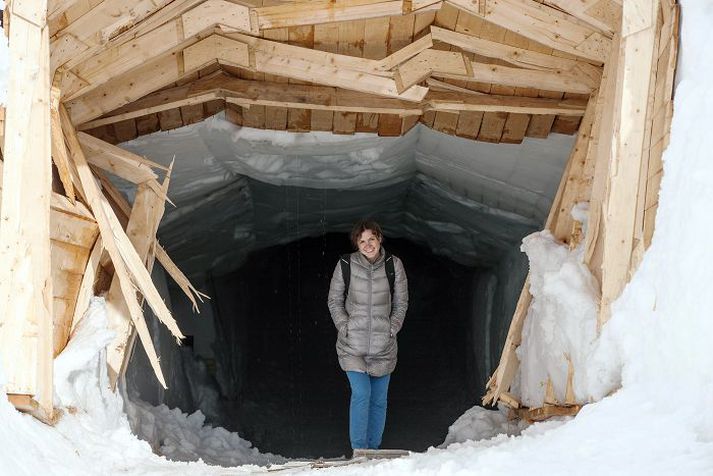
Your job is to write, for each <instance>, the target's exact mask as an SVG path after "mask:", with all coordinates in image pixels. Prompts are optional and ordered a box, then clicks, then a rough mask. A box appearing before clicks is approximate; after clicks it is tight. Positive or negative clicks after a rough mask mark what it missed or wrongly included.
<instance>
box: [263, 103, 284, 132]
mask: <svg viewBox="0 0 713 476" xmlns="http://www.w3.org/2000/svg"><path fill="white" fill-rule="evenodd" d="M265 128H266V129H274V130H278V131H284V130H285V129H287V109H286V108H284V107H266V108H265Z"/></svg>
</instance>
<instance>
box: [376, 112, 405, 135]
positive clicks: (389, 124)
mask: <svg viewBox="0 0 713 476" xmlns="http://www.w3.org/2000/svg"><path fill="white" fill-rule="evenodd" d="M378 121H379V124H378V133H379V135H380V136H382V137H398V136H400V135H401V117H399V116H396V115H394V114H379V119H378Z"/></svg>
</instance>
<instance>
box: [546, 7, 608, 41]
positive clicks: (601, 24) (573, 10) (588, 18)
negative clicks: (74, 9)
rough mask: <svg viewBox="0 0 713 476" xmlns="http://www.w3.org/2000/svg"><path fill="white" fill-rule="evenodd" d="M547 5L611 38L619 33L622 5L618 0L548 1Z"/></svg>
mask: <svg viewBox="0 0 713 476" xmlns="http://www.w3.org/2000/svg"><path fill="white" fill-rule="evenodd" d="M545 3H547V4H549V5H552V6H554V7H557V8H559V9H561V10H563V11H565V12H567V13H569V14H570V15H572V16H575V17H577V18H579V19H580V20H583V21H585V22H586V23H588V24H589V25H591V26H593V27H594V28H596V29H598V30H599V31H601V32H603V33H604V34H605V35H607V36H609V37H610V38H611V36H612V35H613V34H614V33H615V32H618V31H619V25H620V24H621V4H620V3H618V2H617V1H616V0H586V1H580V2H572V1H567V0H546V1H545Z"/></svg>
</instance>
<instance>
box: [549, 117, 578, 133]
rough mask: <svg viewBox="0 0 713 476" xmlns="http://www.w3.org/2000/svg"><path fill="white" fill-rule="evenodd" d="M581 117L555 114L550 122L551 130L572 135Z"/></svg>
mask: <svg viewBox="0 0 713 476" xmlns="http://www.w3.org/2000/svg"><path fill="white" fill-rule="evenodd" d="M580 121H581V119H580V118H579V117H574V116H557V117H556V118H555V121H554V122H553V123H552V132H556V133H558V134H567V135H572V134H575V133H576V132H577V130H578V129H579V123H580Z"/></svg>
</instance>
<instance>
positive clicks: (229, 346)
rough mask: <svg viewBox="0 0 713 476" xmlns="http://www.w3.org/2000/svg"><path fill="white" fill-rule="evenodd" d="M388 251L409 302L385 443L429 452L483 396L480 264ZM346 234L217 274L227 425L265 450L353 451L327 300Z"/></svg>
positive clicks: (392, 242)
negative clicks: (476, 328) (477, 335)
mask: <svg viewBox="0 0 713 476" xmlns="http://www.w3.org/2000/svg"><path fill="white" fill-rule="evenodd" d="M384 246H385V247H386V248H387V249H388V250H389V251H390V252H392V253H394V254H395V255H397V256H399V257H400V258H401V259H402V261H403V262H404V266H405V268H406V272H407V276H408V279H409V293H410V304H409V309H408V314H407V317H406V320H405V324H404V327H403V329H402V331H401V333H400V334H399V360H398V365H397V367H396V370H395V372H394V373H393V374H392V378H391V385H390V389H389V402H388V413H387V423H386V429H385V432H384V439H383V443H382V448H405V449H410V450H417V451H422V450H425V449H426V448H428V447H429V446H434V445H438V444H440V443H441V442H442V441H443V439H444V437H445V435H446V433H447V430H448V426H449V425H450V424H452V423H453V422H454V421H455V420H456V419H457V418H458V416H460V415H461V414H462V413H463V412H464V411H465V410H467V409H468V408H470V407H472V406H473V405H475V404H477V403H478V400H479V398H480V395H481V391H482V388H481V387H482V382H480V381H479V380H480V379H481V378H482V377H479V376H478V371H477V369H476V368H475V367H476V363H475V362H474V360H475V357H474V353H473V352H471V351H470V350H469V349H471V348H472V347H473V342H472V340H473V332H472V331H471V330H470V327H469V326H470V325H471V324H470V322H471V320H472V308H473V299H474V288H475V286H474V284H473V283H474V282H475V278H476V274H477V272H478V270H477V269H476V268H469V267H465V266H462V265H459V264H457V263H455V262H453V261H451V260H449V259H447V258H443V257H439V256H436V255H434V254H433V253H432V252H431V251H430V250H429V249H428V248H426V247H423V246H420V245H417V244H414V243H412V242H410V241H408V240H404V239H387V240H386V241H385V242H384ZM350 250H351V245H350V243H349V241H348V238H347V235H346V234H326V235H324V236H321V237H316V238H305V239H302V240H299V241H296V242H292V243H289V244H287V245H282V246H275V247H271V248H267V249H262V250H258V251H256V252H254V253H252V254H251V255H250V256H249V258H248V259H247V261H246V262H245V263H244V264H243V265H242V266H241V267H240V268H239V269H238V270H236V271H234V272H233V273H231V274H228V275H224V276H220V277H214V278H213V279H212V288H213V290H212V291H213V293H214V299H213V313H214V319H215V327H216V339H217V342H216V344H215V346H214V347H215V349H216V360H217V362H216V363H217V366H218V367H219V368H220V371H221V372H223V373H224V374H228V375H231V376H232V377H231V380H233V385H231V386H230V390H229V391H227V392H226V391H225V390H224V392H223V393H227V394H223V395H222V403H223V404H224V405H223V415H224V416H223V417H222V418H221V420H222V421H218V422H213V423H214V424H219V425H220V426H223V427H225V428H226V429H228V430H231V431H237V432H239V433H240V435H241V437H243V438H245V439H247V440H249V441H251V442H252V443H253V444H254V445H255V446H256V447H257V448H259V449H260V451H261V452H272V453H278V454H282V455H284V456H287V457H320V456H322V457H336V456H340V455H345V454H350V451H351V449H350V447H349V438H348V405H349V385H348V382H347V379H346V376H345V374H344V372H342V370H341V369H340V368H339V364H338V362H337V357H336V353H335V347H334V346H335V339H336V330H335V329H334V326H333V324H332V320H331V318H330V315H329V311H328V309H327V305H326V298H327V292H328V288H329V281H330V279H331V275H332V272H333V270H334V267H335V265H336V262H337V260H338V257H339V255H340V254H342V253H345V252H349V251H350Z"/></svg>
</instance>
